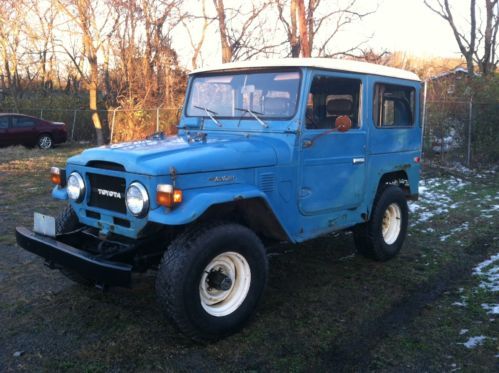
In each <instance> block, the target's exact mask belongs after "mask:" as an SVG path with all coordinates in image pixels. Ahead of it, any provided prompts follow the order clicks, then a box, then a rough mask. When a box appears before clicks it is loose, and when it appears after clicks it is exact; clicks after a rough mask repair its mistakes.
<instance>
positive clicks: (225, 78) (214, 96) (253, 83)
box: [186, 70, 300, 120]
mask: <svg viewBox="0 0 499 373" xmlns="http://www.w3.org/2000/svg"><path fill="white" fill-rule="evenodd" d="M299 86H300V72H299V71H298V70H286V71H281V72H250V73H248V72H244V73H235V74H219V75H213V74H210V75H205V76H198V77H195V78H194V80H193V81H192V85H191V90H190V94H189V98H188V100H187V112H186V114H187V116H202V117H213V118H217V117H222V118H241V117H243V118H250V119H257V120H259V119H260V118H261V119H265V118H281V119H285V118H291V117H292V116H293V115H294V114H295V111H296V105H297V101H298V90H299ZM255 116H257V118H255Z"/></svg>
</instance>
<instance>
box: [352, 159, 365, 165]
mask: <svg viewBox="0 0 499 373" xmlns="http://www.w3.org/2000/svg"><path fill="white" fill-rule="evenodd" d="M365 161H366V159H365V158H354V159H352V163H353V164H361V163H364V162H365Z"/></svg>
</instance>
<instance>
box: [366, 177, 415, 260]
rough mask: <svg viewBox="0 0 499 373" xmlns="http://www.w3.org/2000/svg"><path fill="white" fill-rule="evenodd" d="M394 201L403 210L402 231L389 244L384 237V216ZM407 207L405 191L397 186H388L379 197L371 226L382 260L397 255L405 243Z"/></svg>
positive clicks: (377, 252)
mask: <svg viewBox="0 0 499 373" xmlns="http://www.w3.org/2000/svg"><path fill="white" fill-rule="evenodd" d="M392 203H396V204H397V205H398V207H399V208H400V212H401V222H400V232H399V235H398V237H397V239H396V240H395V242H393V243H392V244H387V243H386V242H385V239H384V238H383V230H382V225H383V216H384V214H385V211H386V209H387V208H388V206H390V205H391V204H392ZM408 210H409V209H408V207H407V201H406V198H405V194H404V192H403V191H402V190H401V189H400V188H399V187H396V186H388V187H386V188H385V189H384V190H383V191H382V193H381V195H380V196H379V199H378V200H377V202H376V208H375V210H374V211H373V216H372V220H371V221H372V222H371V226H370V234H371V237H372V238H373V240H374V248H375V251H376V254H377V256H378V257H379V259H381V260H386V259H390V258H392V257H393V256H395V255H396V254H397V253H398V252H399V251H400V249H401V248H402V244H403V243H404V240H405V237H406V235H407V226H408V220H409V212H408Z"/></svg>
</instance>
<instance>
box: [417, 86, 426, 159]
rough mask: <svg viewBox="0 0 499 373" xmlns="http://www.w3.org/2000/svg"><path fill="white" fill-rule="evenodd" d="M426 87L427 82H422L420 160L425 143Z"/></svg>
mask: <svg viewBox="0 0 499 373" xmlns="http://www.w3.org/2000/svg"><path fill="white" fill-rule="evenodd" d="M427 87H428V82H427V81H426V80H425V82H424V90H423V115H422V118H421V158H423V157H424V153H423V152H424V141H425V130H426V115H427V114H426V104H427V102H426V93H427V91H426V89H427ZM419 104H420V105H421V103H419Z"/></svg>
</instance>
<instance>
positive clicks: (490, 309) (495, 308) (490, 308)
mask: <svg viewBox="0 0 499 373" xmlns="http://www.w3.org/2000/svg"><path fill="white" fill-rule="evenodd" d="M482 308H483V309H484V310H485V311H487V314H490V315H499V304H487V303H482Z"/></svg>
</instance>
